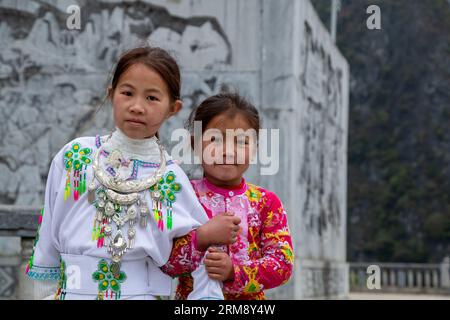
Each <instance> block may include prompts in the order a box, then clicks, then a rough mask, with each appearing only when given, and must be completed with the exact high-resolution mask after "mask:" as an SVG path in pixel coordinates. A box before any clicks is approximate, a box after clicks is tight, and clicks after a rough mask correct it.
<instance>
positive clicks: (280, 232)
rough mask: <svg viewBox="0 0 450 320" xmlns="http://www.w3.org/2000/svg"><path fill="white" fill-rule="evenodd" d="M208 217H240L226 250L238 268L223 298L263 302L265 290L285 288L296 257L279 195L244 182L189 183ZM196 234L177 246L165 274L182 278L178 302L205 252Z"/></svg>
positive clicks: (183, 297) (224, 290)
mask: <svg viewBox="0 0 450 320" xmlns="http://www.w3.org/2000/svg"><path fill="white" fill-rule="evenodd" d="M191 183H192V185H193V187H194V190H195V192H196V194H197V197H198V199H199V200H200V203H201V204H202V205H203V207H204V208H205V210H206V212H207V214H208V216H209V217H210V218H212V217H213V216H215V215H217V214H219V213H222V212H232V213H234V214H235V215H237V216H238V217H239V218H241V223H240V227H241V228H242V232H241V233H240V234H239V236H238V240H237V241H236V242H235V243H234V244H232V245H228V246H223V247H225V251H226V252H228V254H229V255H230V257H231V261H232V262H233V266H234V279H233V280H227V281H225V282H224V283H223V292H224V296H225V299H229V300H233V299H239V300H245V299H265V295H264V291H263V290H265V289H270V288H274V287H277V286H280V285H282V284H284V283H286V282H287V281H288V280H289V278H290V276H291V274H292V269H293V262H294V253H293V249H292V241H291V236H290V233H289V228H288V223H287V216H286V212H285V210H284V209H283V205H282V204H281V202H280V200H279V199H278V197H277V196H276V195H275V193H273V192H270V191H268V190H265V189H263V188H261V187H258V186H255V185H252V184H249V183H246V182H245V180H244V179H242V183H241V184H240V185H239V186H237V187H234V188H231V189H224V188H219V187H216V186H214V185H212V184H211V183H210V182H208V181H207V180H206V178H203V179H202V180H193V181H191ZM195 236H196V234H195V231H192V232H191V233H189V234H188V235H186V236H184V237H181V238H178V239H177V240H176V241H174V246H173V249H172V253H171V256H170V258H169V261H168V262H167V264H166V265H164V266H163V267H162V270H163V271H164V272H165V273H167V274H169V275H170V276H172V277H179V284H178V287H177V292H176V295H175V297H176V298H177V299H186V297H187V296H188V294H189V293H190V292H191V291H192V277H191V276H190V275H189V274H190V273H191V272H192V271H193V270H195V269H196V267H197V266H198V264H199V262H200V261H201V259H202V257H203V255H204V252H200V251H198V250H197V248H196V239H195Z"/></svg>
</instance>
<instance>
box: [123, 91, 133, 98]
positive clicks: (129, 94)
mask: <svg viewBox="0 0 450 320" xmlns="http://www.w3.org/2000/svg"><path fill="white" fill-rule="evenodd" d="M121 93H122V94H123V95H125V96H127V97H131V91H123V92H121Z"/></svg>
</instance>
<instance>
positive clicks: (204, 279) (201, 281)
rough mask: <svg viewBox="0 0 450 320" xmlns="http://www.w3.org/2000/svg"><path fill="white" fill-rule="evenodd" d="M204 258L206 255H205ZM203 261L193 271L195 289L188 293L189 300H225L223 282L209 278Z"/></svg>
mask: <svg viewBox="0 0 450 320" xmlns="http://www.w3.org/2000/svg"><path fill="white" fill-rule="evenodd" d="M203 259H204V257H203ZM203 259H202V262H201V263H200V265H199V266H198V268H197V269H195V270H194V272H192V273H191V276H192V278H193V290H192V292H191V293H190V294H189V295H188V297H187V299H188V300H224V297H223V293H222V286H223V284H222V282H221V281H218V280H213V279H211V278H209V276H208V273H207V272H206V269H205V264H204V263H203Z"/></svg>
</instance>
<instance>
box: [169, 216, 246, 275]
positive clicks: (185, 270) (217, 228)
mask: <svg viewBox="0 0 450 320" xmlns="http://www.w3.org/2000/svg"><path fill="white" fill-rule="evenodd" d="M205 210H207V209H206V208H205ZM207 214H208V215H209V216H211V214H210V213H209V212H207ZM239 223H240V219H239V218H238V217H235V216H233V215H232V214H229V213H225V214H220V215H217V216H215V217H213V218H212V219H211V220H209V221H208V222H207V223H205V224H204V225H202V226H200V227H199V228H197V229H195V230H192V231H191V232H189V233H188V234H187V235H185V236H183V237H179V238H176V239H175V240H174V241H173V247H172V252H171V254H170V257H169V260H168V262H167V263H166V264H165V265H164V266H162V267H161V270H162V271H163V272H164V273H166V274H168V275H169V276H171V277H172V278H175V277H179V276H181V275H184V274H189V273H191V272H193V271H194V270H195V269H197V267H198V266H199V263H200V261H201V259H202V258H203V256H204V255H205V251H206V249H207V248H208V247H209V246H211V245H215V244H231V243H233V242H234V241H235V240H236V239H235V234H236V233H237V231H238V230H239Z"/></svg>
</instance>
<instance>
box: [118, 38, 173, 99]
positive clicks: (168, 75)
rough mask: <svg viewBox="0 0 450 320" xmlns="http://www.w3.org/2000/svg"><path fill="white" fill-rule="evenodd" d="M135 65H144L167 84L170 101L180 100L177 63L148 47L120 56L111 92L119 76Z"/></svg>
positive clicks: (162, 52) (162, 51) (159, 49)
mask: <svg viewBox="0 0 450 320" xmlns="http://www.w3.org/2000/svg"><path fill="white" fill-rule="evenodd" d="M136 63H142V64H144V65H145V66H147V67H149V68H150V69H152V70H154V71H156V72H157V73H158V74H159V75H160V76H161V78H162V79H163V80H164V82H165V83H166V84H167V87H168V89H169V95H170V97H171V100H172V101H175V100H178V99H180V96H181V95H180V87H181V76H180V68H179V67H178V64H177V62H176V61H175V59H174V58H173V57H172V56H171V55H170V54H169V53H168V52H167V51H165V50H164V49H161V48H158V47H150V46H145V47H138V48H134V49H131V50H129V51H127V52H125V53H124V54H122V56H121V57H120V59H119V62H118V63H117V65H116V68H115V69H114V73H113V77H112V80H111V87H112V90H113V91H114V90H115V89H116V87H117V83H118V82H119V79H120V76H121V75H122V74H123V73H124V72H125V71H126V70H127V69H128V68H129V67H131V66H132V65H134V64H136Z"/></svg>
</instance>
